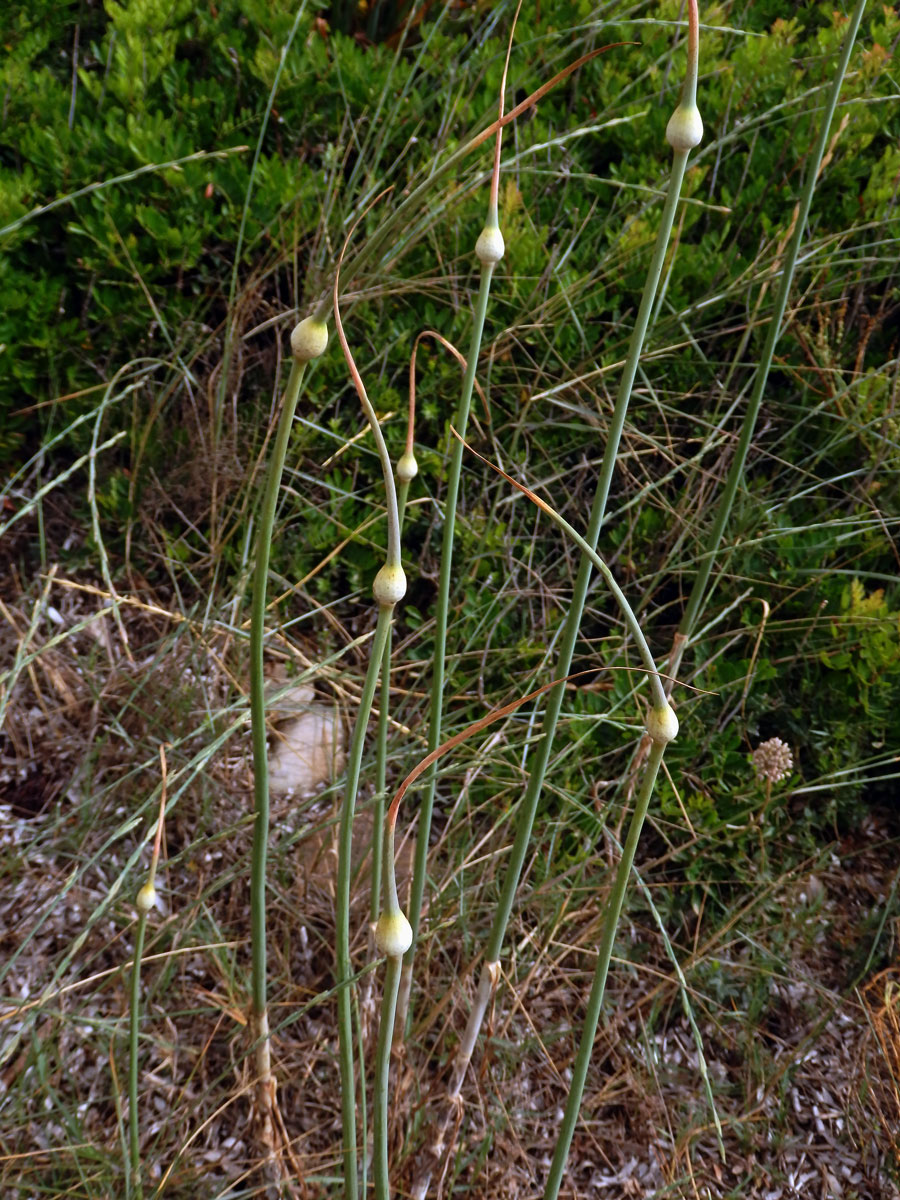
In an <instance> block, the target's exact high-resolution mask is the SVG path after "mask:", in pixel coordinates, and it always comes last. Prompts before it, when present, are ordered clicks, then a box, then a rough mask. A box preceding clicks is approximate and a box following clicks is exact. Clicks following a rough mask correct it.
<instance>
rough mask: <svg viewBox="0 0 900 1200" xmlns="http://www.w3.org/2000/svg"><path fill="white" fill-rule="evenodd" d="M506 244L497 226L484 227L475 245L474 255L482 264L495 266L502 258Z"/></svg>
mask: <svg viewBox="0 0 900 1200" xmlns="http://www.w3.org/2000/svg"><path fill="white" fill-rule="evenodd" d="M505 249H506V244H505V242H504V241H503V234H502V233H501V232H500V226H499V225H485V227H484V229H482V231H481V233H480V234H479V235H478V241H477V242H476V243H475V253H476V254H477V255H478V257H479V259H480V260H481V261H482V262H483V263H493V264H495V265H496V264H497V263H498V262H499V261H500V259H501V258H502V257H503V252H504V251H505Z"/></svg>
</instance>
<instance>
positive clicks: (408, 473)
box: [397, 450, 419, 483]
mask: <svg viewBox="0 0 900 1200" xmlns="http://www.w3.org/2000/svg"><path fill="white" fill-rule="evenodd" d="M418 473H419V464H418V463H417V462H416V456H415V455H414V454H413V452H412V451H411V450H408V451H407V452H406V453H405V454H401V455H400V457H399V458H398V460H397V478H398V479H399V480H400V482H401V483H411V482H412V481H413V480H414V479H415V477H416V476H417V475H418Z"/></svg>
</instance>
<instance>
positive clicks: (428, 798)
mask: <svg viewBox="0 0 900 1200" xmlns="http://www.w3.org/2000/svg"><path fill="white" fill-rule="evenodd" d="M493 273H494V264H493V263H490V262H488V263H482V266H481V282H480V286H479V289H478V299H477V301H476V303H475V316H474V321H473V325H472V338H471V342H470V345H469V356H468V359H467V363H466V374H465V377H464V379H463V387H462V394H461V396H460V400H459V407H458V409H457V412H456V428H457V429H458V430H459V432H460V434H461V435H462V436H463V437H465V428H466V425H467V424H468V421H469V409H470V407H471V404H472V389H473V387H474V384H475V370H476V367H477V366H478V355H479V353H480V350H481V337H482V333H483V331H484V320H485V315H486V313H487V304H488V296H489V294H490V288H491V277H492V275H493ZM463 449H464V447H463V445H462V444H461V443H460V442H458V441H454V442H453V445H452V449H451V454H450V469H449V472H448V475H447V495H446V497H445V501H444V531H443V538H442V540H441V570H440V576H439V579H438V595H437V605H436V610H435V634H434V663H433V667H432V671H433V673H432V679H431V707H430V709H429V718H428V719H429V725H428V750H429V752H431V751H432V750H435V749H436V748H437V747H438V746H439V745H440V744H441V721H442V717H443V703H444V679H445V671H446V652H447V627H448V623H449V613H450V583H451V579H452V577H453V539H454V536H455V533H456V506H457V501H458V499H459V481H460V475H461V472H462V460H463ZM436 786H437V766H436V765H435V766H434V767H432V769H431V771H430V772H429V774H428V778H427V780H426V783H425V789H424V794H423V796H422V804H421V806H420V808H419V829H418V834H417V837H416V853H415V862H414V866H413V880H412V890H411V893H410V901H409V922H410V924H411V925H412V927H413V944H412V946H411V947H410V949H409V952H408V954H407V956H406V965H407V968H408V969H409V968H411V964H412V959H413V955H414V954H415V949H416V938H417V936H418V931H419V921H420V919H421V915H422V898H423V895H424V891H425V871H426V866H427V861H428V840H429V836H430V833H431V815H432V811H433V809H434V794H435V790H436Z"/></svg>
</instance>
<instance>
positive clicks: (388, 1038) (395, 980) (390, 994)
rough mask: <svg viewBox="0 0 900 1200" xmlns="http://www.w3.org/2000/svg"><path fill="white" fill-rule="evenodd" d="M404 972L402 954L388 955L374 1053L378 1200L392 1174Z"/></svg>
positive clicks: (387, 1192) (382, 1199) (385, 1195)
mask: <svg viewBox="0 0 900 1200" xmlns="http://www.w3.org/2000/svg"><path fill="white" fill-rule="evenodd" d="M402 973H403V955H402V954H398V955H393V954H389V955H388V956H387V959H386V968H385V974H384V994H383V996H382V1000H381V1018H380V1021H379V1025H378V1047H377V1050H376V1052H375V1096H374V1107H375V1114H374V1119H373V1125H374V1129H373V1135H374V1154H373V1167H374V1176H375V1200H388V1197H389V1196H390V1171H389V1166H388V1128H387V1116H388V1103H389V1098H390V1097H389V1085H390V1073H391V1043H392V1041H393V1037H394V1021H395V1019H396V1015H397V995H398V993H399V991H400V976H401V974H402Z"/></svg>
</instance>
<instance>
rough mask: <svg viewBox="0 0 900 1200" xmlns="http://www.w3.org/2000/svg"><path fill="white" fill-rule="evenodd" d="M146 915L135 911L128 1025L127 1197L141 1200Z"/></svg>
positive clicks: (142, 1191)
mask: <svg viewBox="0 0 900 1200" xmlns="http://www.w3.org/2000/svg"><path fill="white" fill-rule="evenodd" d="M146 928H147V914H146V913H145V912H142V913H139V914H138V921H137V932H136V933H135V937H134V963H133V965H132V968H131V998H130V1006H129V1007H130V1011H129V1026H128V1133H129V1142H130V1147H131V1179H130V1181H129V1189H128V1194H129V1196H134V1197H135V1200H141V1197H142V1196H143V1194H144V1190H143V1185H142V1182H141V1149H140V1140H139V1136H138V1134H139V1124H138V1028H139V1025H140V1019H141V958H142V957H143V954H144V933H145V931H146Z"/></svg>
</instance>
